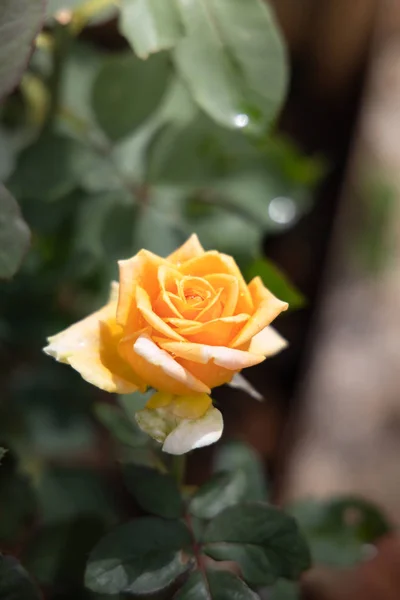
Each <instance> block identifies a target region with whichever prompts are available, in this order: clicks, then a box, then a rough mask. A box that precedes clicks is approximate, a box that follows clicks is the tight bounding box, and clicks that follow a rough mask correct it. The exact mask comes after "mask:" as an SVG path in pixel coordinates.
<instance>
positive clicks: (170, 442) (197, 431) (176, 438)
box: [136, 406, 224, 454]
mask: <svg viewBox="0 0 400 600" xmlns="http://www.w3.org/2000/svg"><path fill="white" fill-rule="evenodd" d="M136 420H137V423H138V425H139V427H140V428H141V429H142V430H143V431H145V432H146V433H148V434H149V435H150V436H151V437H153V438H154V439H156V440H157V441H158V442H161V443H164V445H163V450H164V452H169V453H170V454H185V453H186V452H189V451H190V450H194V449H195V448H201V447H202V446H207V445H209V444H213V443H214V442H216V441H218V440H219V438H220V437H221V434H222V430H223V427H224V423H223V420H222V415H221V413H220V412H219V410H217V409H216V408H214V407H213V406H210V408H209V409H208V410H207V412H206V413H205V414H204V415H203V416H202V417H200V418H199V419H178V418H177V417H174V416H173V415H171V413H170V412H169V411H168V408H156V409H148V408H145V409H144V410H141V411H139V412H138V413H136Z"/></svg>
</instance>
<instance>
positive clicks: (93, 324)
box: [44, 302, 143, 394]
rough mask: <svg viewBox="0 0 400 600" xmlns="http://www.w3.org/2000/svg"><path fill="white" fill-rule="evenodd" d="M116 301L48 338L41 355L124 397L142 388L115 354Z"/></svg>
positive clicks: (116, 331) (127, 366)
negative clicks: (68, 366)
mask: <svg viewBox="0 0 400 600" xmlns="http://www.w3.org/2000/svg"><path fill="white" fill-rule="evenodd" d="M115 311H116V302H111V303H109V304H107V305H106V306H104V307H103V308H101V309H100V310H98V311H97V312H95V313H93V314H92V315H90V316H89V317H86V319H83V320H82V321H79V322H78V323H75V325H72V326H71V327H69V328H68V329H66V330H65V331H62V332H61V333H58V334H57V335H55V336H52V337H50V338H48V341H49V342H50V343H49V345H48V346H46V348H44V352H45V353H46V354H49V355H50V356H53V358H55V359H56V360H58V361H59V362H64V363H67V364H70V365H71V366H72V367H73V368H74V369H75V370H76V371H78V372H79V373H80V374H81V376H82V377H83V378H84V379H86V381H89V383H92V384H93V385H96V386H97V387H99V388H101V389H102V390H105V391H107V392H117V393H119V394H127V393H130V392H134V391H136V390H137V389H139V388H143V383H142V382H141V381H140V380H139V379H138V377H137V376H136V375H135V373H134V372H133V370H132V369H131V368H130V366H129V365H128V364H127V363H126V362H125V361H124V360H123V359H122V358H121V357H120V356H119V354H118V352H117V343H118V338H119V337H120V331H119V327H118V326H117V324H116V322H115Z"/></svg>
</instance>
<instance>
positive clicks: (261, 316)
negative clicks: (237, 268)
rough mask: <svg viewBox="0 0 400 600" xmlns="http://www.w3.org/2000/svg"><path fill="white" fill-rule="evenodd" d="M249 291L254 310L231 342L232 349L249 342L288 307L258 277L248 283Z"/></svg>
mask: <svg viewBox="0 0 400 600" xmlns="http://www.w3.org/2000/svg"><path fill="white" fill-rule="evenodd" d="M249 290H250V293H251V295H252V298H253V302H254V306H255V307H256V309H255V312H254V314H253V315H252V316H251V317H250V319H249V321H248V322H247V323H246V325H245V326H244V327H243V329H242V330H241V331H240V332H239V333H238V334H237V336H236V338H235V339H234V340H233V341H232V344H231V345H232V347H233V348H235V347H237V346H241V345H242V344H244V343H246V342H248V341H249V340H251V339H252V338H253V337H254V336H255V335H257V333H259V332H260V331H261V330H262V329H264V327H266V326H267V325H269V324H270V323H271V321H273V320H274V319H275V318H276V317H277V316H278V315H279V313H281V312H282V311H283V310H287V308H288V306H289V305H288V304H287V302H282V301H281V300H279V299H278V298H276V297H275V296H274V295H273V294H271V292H270V291H269V290H268V289H267V288H266V287H265V286H264V284H263V283H262V281H261V279H260V277H255V278H254V279H253V280H252V281H251V282H250V283H249Z"/></svg>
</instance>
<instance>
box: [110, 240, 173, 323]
mask: <svg viewBox="0 0 400 600" xmlns="http://www.w3.org/2000/svg"><path fill="white" fill-rule="evenodd" d="M161 265H166V266H168V262H167V261H166V260H165V259H163V258H160V257H159V256H157V254H153V253H152V252H148V251H147V250H141V251H140V252H138V253H137V254H136V255H135V256H134V257H133V258H130V259H128V260H120V261H118V266H119V296H118V307H117V322H118V323H119V324H120V325H125V323H126V322H127V320H128V316H129V312H130V308H131V304H132V301H133V300H134V298H135V290H136V285H137V284H138V285H141V286H142V287H145V288H146V291H147V293H148V294H149V296H150V298H151V300H152V301H153V300H155V298H156V297H157V295H158V291H159V284H158V280H157V271H158V268H159V267H160V266H161Z"/></svg>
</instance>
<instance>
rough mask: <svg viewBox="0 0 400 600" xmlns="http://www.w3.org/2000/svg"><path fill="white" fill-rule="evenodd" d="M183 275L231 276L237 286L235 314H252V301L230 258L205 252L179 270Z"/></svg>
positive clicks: (216, 253) (241, 276)
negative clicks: (213, 274)
mask: <svg viewBox="0 0 400 600" xmlns="http://www.w3.org/2000/svg"><path fill="white" fill-rule="evenodd" d="M180 271H181V273H183V274H184V275H194V276H197V277H205V276H206V275H210V274H211V273H216V274H226V275H233V276H234V277H235V279H236V280H237V282H238V284H239V298H238V302H237V306H236V312H237V313H247V314H252V313H253V311H254V306H253V300H252V297H251V294H250V291H249V290H248V288H247V285H246V282H245V280H244V279H243V275H242V274H241V272H240V269H239V267H238V266H237V264H236V263H235V261H234V260H233V258H232V257H231V256H228V255H227V254H221V253H219V252H216V251H211V252H205V253H204V254H203V255H202V256H199V257H197V258H193V259H192V260H188V261H187V262H186V263H184V264H183V265H182V266H181V268H180Z"/></svg>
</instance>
